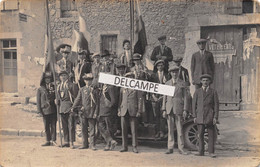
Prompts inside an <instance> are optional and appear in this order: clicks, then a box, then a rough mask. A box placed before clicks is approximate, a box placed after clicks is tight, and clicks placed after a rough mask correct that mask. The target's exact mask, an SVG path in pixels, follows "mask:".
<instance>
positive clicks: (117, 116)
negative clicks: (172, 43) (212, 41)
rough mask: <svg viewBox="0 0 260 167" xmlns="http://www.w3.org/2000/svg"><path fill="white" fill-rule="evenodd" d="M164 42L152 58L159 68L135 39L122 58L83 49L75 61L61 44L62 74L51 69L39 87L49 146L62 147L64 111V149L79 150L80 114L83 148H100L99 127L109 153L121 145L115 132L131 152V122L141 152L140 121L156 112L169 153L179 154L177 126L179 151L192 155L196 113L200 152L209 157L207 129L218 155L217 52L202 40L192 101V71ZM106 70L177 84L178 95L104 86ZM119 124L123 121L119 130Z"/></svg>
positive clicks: (59, 67) (158, 129)
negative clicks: (189, 145) (188, 140)
mask: <svg viewBox="0 0 260 167" xmlns="http://www.w3.org/2000/svg"><path fill="white" fill-rule="evenodd" d="M158 40H159V42H160V45H159V46H157V47H155V48H154V50H153V52H152V54H151V57H150V58H151V60H152V61H154V70H153V71H149V70H148V69H147V67H146V66H145V65H144V64H143V62H142V58H143V56H142V55H140V54H138V53H133V54H132V52H131V44H130V41H129V40H124V41H123V48H124V52H123V53H122V54H121V55H119V56H114V57H113V55H111V54H109V52H108V51H104V53H105V54H103V55H100V54H99V53H95V54H90V53H89V52H88V51H86V50H80V51H79V52H78V53H77V54H78V59H77V61H76V62H75V63H73V62H72V61H70V60H69V59H68V57H69V54H71V51H70V49H71V47H70V46H69V45H67V44H63V45H61V46H60V47H58V49H57V51H58V52H59V53H60V55H62V56H61V59H60V60H57V63H56V71H57V74H52V73H51V72H45V73H44V74H43V77H42V81H41V87H40V88H39V89H38V91H37V106H38V111H39V112H40V113H41V114H42V115H43V120H44V125H45V132H46V140H47V141H46V143H45V144H43V146H49V145H56V122H57V112H56V111H58V112H59V113H58V114H59V116H60V118H61V122H62V130H63V136H64V143H63V145H62V146H63V147H71V148H74V144H73V143H74V141H75V116H78V117H79V118H80V124H81V131H82V146H81V147H80V149H87V148H91V149H92V150H96V147H95V141H96V136H97V135H96V134H97V131H98V132H99V133H100V134H101V136H102V137H103V138H104V140H105V142H106V146H105V148H104V151H109V150H113V149H114V148H115V146H116V145H117V144H118V143H117V142H116V140H115V139H114V138H115V136H114V135H116V134H121V135H122V149H121V150H120V152H126V151H128V128H129V126H130V129H131V136H132V146H133V147H132V151H133V152H134V153H138V149H137V145H138V143H137V136H138V135H137V127H138V123H140V122H146V121H147V118H148V117H149V116H148V115H149V114H150V115H152V117H154V119H155V121H154V122H155V123H156V134H155V138H164V137H168V149H167V151H166V152H165V153H166V154H172V153H173V148H174V144H175V138H174V125H176V128H177V140H178V149H179V153H181V154H184V155H186V154H188V153H187V152H186V151H184V139H183V129H182V124H183V120H184V119H186V118H187V117H188V116H189V115H192V116H193V117H194V122H195V123H196V124H197V126H198V130H199V136H198V138H199V154H198V155H199V156H203V155H204V133H205V128H207V129H208V133H209V153H210V156H211V157H215V154H214V143H215V141H214V139H215V138H214V134H215V133H214V125H215V124H216V123H217V122H218V96H217V92H216V91H215V90H214V89H212V88H210V87H209V86H210V83H212V81H213V77H214V59H213V55H212V53H210V52H208V51H206V50H205V46H206V42H207V40H205V39H200V40H198V41H197V44H198V47H199V49H200V51H199V52H196V53H194V54H193V55H192V62H191V73H192V74H191V76H192V84H193V85H195V87H196V91H195V93H194V96H193V99H192V100H191V95H190V92H189V90H190V89H189V86H190V79H189V74H188V70H187V69H185V68H184V67H182V66H181V62H182V57H176V56H173V54H172V50H171V49H170V48H169V47H168V46H166V45H165V43H166V36H165V35H164V36H160V37H159V38H158ZM172 61H173V62H174V63H172ZM172 64H173V65H172ZM100 72H103V73H110V74H113V75H119V76H124V77H128V78H135V79H139V80H148V81H151V82H156V83H160V84H166V85H170V86H175V91H174V94H173V95H172V96H166V95H159V94H155V93H145V92H142V91H138V90H133V89H127V88H120V87H115V86H112V85H106V84H101V83H99V82H98V77H99V73H100ZM53 75H56V76H57V78H58V81H55V82H59V84H58V86H57V92H56V94H55V89H54V88H55V87H54V84H53V82H54V81H53ZM147 101H149V102H151V106H152V107H151V108H148V107H147ZM57 109H58V110H57ZM166 121H167V123H166ZM113 124H117V125H118V126H117V130H116V132H115V133H114V131H113V130H112V129H113V128H112V126H113ZM166 124H167V125H168V126H167V127H168V128H166ZM96 127H97V128H96ZM167 129H168V132H167ZM88 138H89V140H88Z"/></svg>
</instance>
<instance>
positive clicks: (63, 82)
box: [57, 71, 75, 149]
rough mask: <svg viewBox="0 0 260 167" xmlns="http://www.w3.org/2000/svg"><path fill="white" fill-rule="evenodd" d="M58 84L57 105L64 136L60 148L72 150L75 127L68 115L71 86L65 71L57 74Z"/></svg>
mask: <svg viewBox="0 0 260 167" xmlns="http://www.w3.org/2000/svg"><path fill="white" fill-rule="evenodd" d="M59 78H60V84H59V85H58V88H57V89H58V90H57V91H58V99H57V105H58V106H60V110H59V112H60V115H61V123H62V129H63V135H64V144H63V145H62V147H71V148H72V149H74V144H73V142H74V141H75V125H74V116H73V114H71V113H70V110H71V107H72V104H73V100H74V98H75V97H74V93H73V84H72V83H71V82H70V81H69V79H68V78H69V74H68V73H67V71H62V72H60V74H59Z"/></svg>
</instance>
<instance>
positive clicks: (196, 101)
mask: <svg viewBox="0 0 260 167" xmlns="http://www.w3.org/2000/svg"><path fill="white" fill-rule="evenodd" d="M200 80H201V83H202V87H201V88H199V89H197V90H196V91H195V93H194V95H193V101H192V111H193V117H194V123H196V124H197V127H198V133H199V154H196V155H198V156H204V151H205V150H204V133H205V128H207V130H208V138H209V141H208V151H209V155H210V156H211V157H212V158H215V157H216V155H215V154H214V152H215V150H214V144H215V141H214V140H215V125H216V123H217V122H218V115H219V100H218V94H217V91H215V90H214V89H212V88H210V87H209V85H210V83H211V80H212V77H211V76H210V75H208V74H203V75H201V77H200Z"/></svg>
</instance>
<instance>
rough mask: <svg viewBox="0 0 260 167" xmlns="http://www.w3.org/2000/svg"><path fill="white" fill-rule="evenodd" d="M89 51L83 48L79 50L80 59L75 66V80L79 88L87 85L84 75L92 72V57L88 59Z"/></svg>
mask: <svg viewBox="0 0 260 167" xmlns="http://www.w3.org/2000/svg"><path fill="white" fill-rule="evenodd" d="M86 56H87V52H86V51H84V50H82V51H79V52H78V61H77V63H76V65H75V68H74V73H75V82H76V83H77V84H78V86H79V89H80V88H81V87H83V86H85V82H84V80H83V78H82V76H83V75H84V74H86V73H90V72H91V63H90V59H89V58H88V59H87V57H86Z"/></svg>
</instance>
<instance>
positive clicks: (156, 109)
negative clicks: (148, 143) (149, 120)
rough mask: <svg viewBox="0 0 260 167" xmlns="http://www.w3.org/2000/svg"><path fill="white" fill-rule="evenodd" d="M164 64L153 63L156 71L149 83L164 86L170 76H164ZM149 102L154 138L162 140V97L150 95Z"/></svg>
mask: <svg viewBox="0 0 260 167" xmlns="http://www.w3.org/2000/svg"><path fill="white" fill-rule="evenodd" d="M164 64H165V62H164V61H163V60H157V61H156V62H155V64H154V65H155V67H156V69H157V72H155V73H153V75H152V77H151V81H152V82H155V83H159V84H165V83H166V82H167V81H168V80H169V79H170V76H169V75H168V74H165V72H164V71H163V70H164ZM151 101H152V109H153V115H154V117H155V122H156V134H155V138H159V137H160V138H164V136H165V132H166V130H165V125H166V120H165V119H164V118H163V117H162V112H161V108H162V101H163V95H160V94H155V93H154V94H151Z"/></svg>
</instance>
